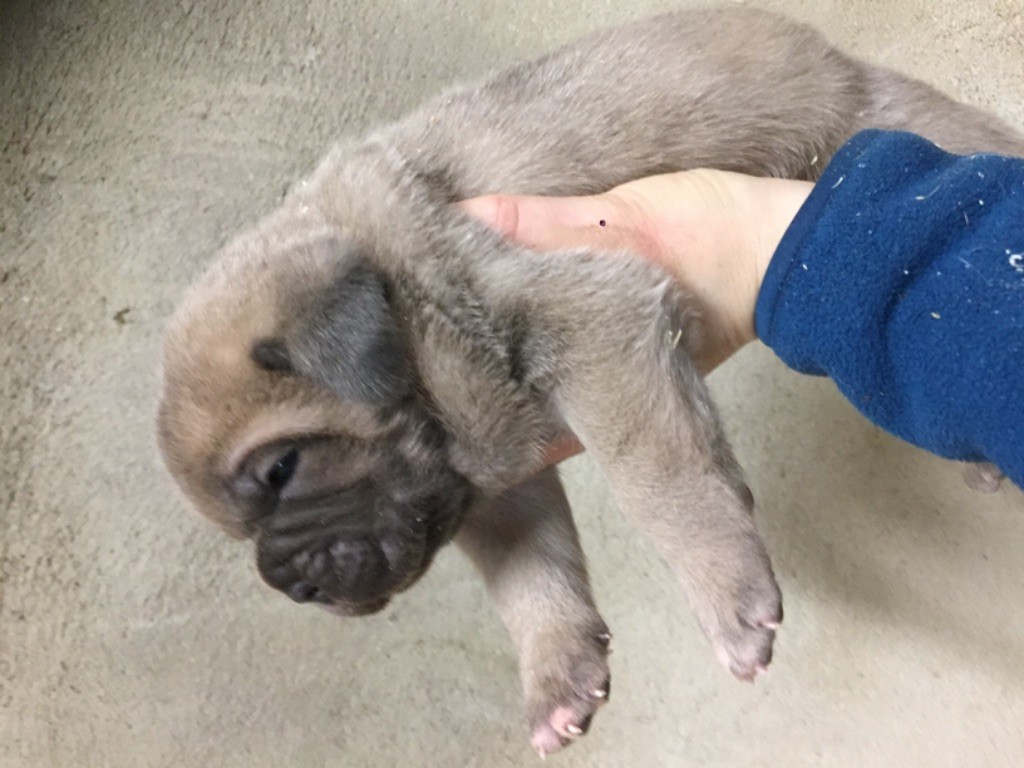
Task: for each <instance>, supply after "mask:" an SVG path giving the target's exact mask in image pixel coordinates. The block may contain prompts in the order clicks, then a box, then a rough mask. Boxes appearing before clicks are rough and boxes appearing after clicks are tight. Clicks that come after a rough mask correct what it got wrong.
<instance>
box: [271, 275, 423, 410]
mask: <svg viewBox="0 0 1024 768" xmlns="http://www.w3.org/2000/svg"><path fill="white" fill-rule="evenodd" d="M389 299H390V292H389V288H388V285H387V282H386V280H385V279H384V277H383V276H382V275H381V274H380V273H378V272H377V271H375V270H374V269H372V268H371V267H368V266H365V265H362V264H357V265H356V266H355V267H353V268H351V269H350V270H348V271H347V272H346V273H345V274H344V275H343V276H342V277H340V278H338V279H337V280H335V281H334V282H333V283H331V284H330V285H329V286H328V287H327V289H326V290H325V291H324V292H323V293H322V294H321V295H320V296H318V297H317V298H316V300H315V301H314V302H313V304H312V306H310V307H307V308H306V311H305V312H303V313H302V315H303V319H304V322H303V323H302V324H301V325H300V327H299V329H298V333H297V334H296V336H295V337H294V338H293V339H289V344H288V348H289V354H288V356H287V359H288V360H289V362H290V364H291V365H292V367H293V368H294V370H295V371H296V372H297V373H300V374H303V375H305V376H308V377H309V378H311V379H313V380H314V381H317V382H319V383H320V384H322V385H323V386H325V387H327V388H328V389H329V390H331V391H332V392H334V393H335V394H337V395H338V396H339V397H341V398H343V399H346V400H355V401H358V402H363V403H367V404H369V405H373V406H378V407H386V406H391V405H397V404H398V403H399V402H401V401H402V400H403V399H404V398H405V397H406V396H408V394H409V392H410V390H411V376H410V365H409V359H408V354H407V349H406V345H405V344H404V342H403V339H402V334H401V331H400V329H399V326H398V322H397V320H396V318H395V315H394V313H393V312H392V308H391V305H390V301H389Z"/></svg>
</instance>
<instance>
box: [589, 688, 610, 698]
mask: <svg viewBox="0 0 1024 768" xmlns="http://www.w3.org/2000/svg"><path fill="white" fill-rule="evenodd" d="M591 694H592V695H593V696H594V698H596V699H603V698H604V697H605V696H607V695H608V691H606V690H604V689H603V688H595V689H594V690H593V691H591Z"/></svg>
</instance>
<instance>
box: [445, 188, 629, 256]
mask: <svg viewBox="0 0 1024 768" xmlns="http://www.w3.org/2000/svg"><path fill="white" fill-rule="evenodd" d="M458 206H459V208H461V209H462V210H463V211H464V212H465V213H468V214H469V215H470V216H473V217H475V218H477V219H479V220H480V221H482V222H483V223H484V224H486V225H488V226H489V227H491V228H492V229H495V230H497V231H498V232H500V233H501V234H502V235H504V236H505V237H507V238H509V239H510V240H514V241H516V242H517V243H519V244H520V245H525V246H527V247H528V248H533V249H535V250H540V251H553V250H558V249H561V248H579V247H585V246H591V247H596V248H601V249H605V250H609V249H618V248H624V247H626V248H628V246H629V243H630V242H631V237H630V235H631V230H629V229H628V227H625V225H626V221H625V216H624V212H623V211H622V210H621V209H620V207H619V206H618V205H617V204H615V203H614V202H613V201H611V200H609V199H608V198H607V197H605V196H603V195H596V196H592V197H531V196H516V195H486V196H484V197H477V198H473V199H472V200H466V201H464V202H461V203H459V204H458Z"/></svg>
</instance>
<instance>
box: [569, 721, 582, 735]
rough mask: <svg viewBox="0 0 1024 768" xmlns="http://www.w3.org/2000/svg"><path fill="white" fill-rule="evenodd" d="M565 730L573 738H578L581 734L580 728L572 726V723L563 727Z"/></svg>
mask: <svg viewBox="0 0 1024 768" xmlns="http://www.w3.org/2000/svg"><path fill="white" fill-rule="evenodd" d="M565 730H566V731H568V732H569V733H571V734H572V735H573V736H580V735H581V734H582V733H583V729H582V728H580V727H579V726H578V725H573V724H572V723H569V724H568V725H567V726H565Z"/></svg>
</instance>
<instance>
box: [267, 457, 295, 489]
mask: <svg viewBox="0 0 1024 768" xmlns="http://www.w3.org/2000/svg"><path fill="white" fill-rule="evenodd" d="M298 466H299V452H298V451H297V450H296V449H295V448H292V449H291V450H290V451H288V452H287V453H286V454H284V456H282V457H281V458H279V459H278V460H277V461H275V462H274V463H273V464H271V465H270V469H268V470H267V475H266V484H267V485H268V486H270V488H272V489H273V490H275V491H280V490H282V489H283V488H284V487H285V486H286V485H288V481H289V480H291V479H292V475H294V474H295V468H296V467H298Z"/></svg>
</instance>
